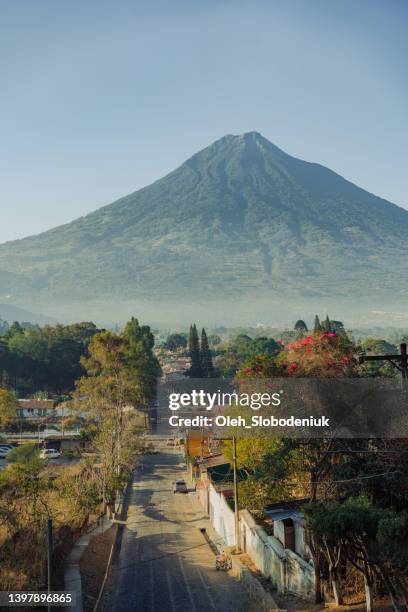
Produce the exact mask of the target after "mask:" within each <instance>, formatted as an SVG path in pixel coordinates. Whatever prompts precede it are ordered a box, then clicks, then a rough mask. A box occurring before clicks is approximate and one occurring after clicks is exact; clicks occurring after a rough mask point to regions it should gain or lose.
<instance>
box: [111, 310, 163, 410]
mask: <svg viewBox="0 0 408 612" xmlns="http://www.w3.org/2000/svg"><path fill="white" fill-rule="evenodd" d="M121 337H122V339H123V343H124V346H123V350H124V357H125V360H126V367H127V368H129V369H130V371H131V373H132V375H133V376H134V377H135V379H137V381H138V385H139V389H140V400H141V401H142V403H144V404H148V403H149V402H150V401H151V400H152V399H154V397H155V396H156V390H157V379H158V377H159V376H160V371H161V370H160V365H159V362H158V360H157V357H156V355H155V354H154V352H153V349H154V336H153V334H152V332H151V330H150V327H149V326H148V325H140V324H139V321H138V320H137V319H135V318H134V317H132V318H131V320H130V321H129V322H128V323H127V324H126V326H125V329H124V330H123V333H122V336H121Z"/></svg>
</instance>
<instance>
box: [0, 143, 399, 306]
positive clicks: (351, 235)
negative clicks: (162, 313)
mask: <svg viewBox="0 0 408 612" xmlns="http://www.w3.org/2000/svg"><path fill="white" fill-rule="evenodd" d="M407 234H408V212H407V211H404V210H402V209H400V208H398V207H397V206H395V205H393V204H391V203H390V202H386V201H385V200H382V199H380V198H377V197H375V196H374V195H372V194H370V193H368V192H366V191H364V190H363V189H360V188H358V187H357V186H356V185H353V184H351V183H350V182H348V181H346V180H345V179H343V178H342V177H340V176H339V175H337V174H336V173H334V172H333V171H331V170H329V169H328V168H324V167H323V166H320V165H318V164H313V163H309V162H305V161H302V160H300V159H297V158H295V157H291V156H290V155H288V154H287V153H285V152H284V151H282V150H281V149H279V148H278V147H276V146H275V145H274V144H272V143H271V142H270V141H269V140H267V139H266V138H265V137H264V136H262V135H261V134H260V133H259V132H256V131H251V132H246V133H243V134H238V135H234V134H227V135H226V136H223V137H222V138H220V139H219V140H217V141H216V142H214V143H213V144H211V145H210V146H208V147H206V148H205V149H203V150H202V151H200V152H199V153H197V154H196V155H194V156H193V157H191V158H190V159H189V160H187V161H186V162H185V163H184V164H182V165H181V166H180V167H179V168H177V169H176V170H174V171H173V172H171V173H170V174H168V175H167V176H165V177H163V178H161V179H160V180H158V181H156V182H155V183H153V184H152V185H149V186H148V187H145V188H143V189H141V190H139V191H136V192H134V193H131V194H129V195H128V196H125V197H124V198H121V199H120V200H118V201H116V202H113V203H112V204H109V205H108V206H105V207H103V208H101V209H99V210H97V211H95V212H94V213H91V214H89V215H87V216H86V217H83V218H81V219H77V220H76V221H73V222H71V223H69V224H67V225H64V226H61V227H59V228H55V229H53V230H51V231H48V232H46V233H44V234H40V235H39V236H35V237H31V238H27V239H24V240H20V241H18V242H12V243H7V244H4V245H0V281H1V283H0V301H1V298H2V297H3V298H4V299H5V296H6V295H10V296H11V297H12V299H13V301H14V302H16V303H18V302H20V303H34V302H35V303H36V304H39V305H40V306H41V307H43V306H42V305H44V307H48V305H49V304H50V303H51V302H52V301H54V302H55V301H56V300H57V301H60V302H62V303H63V304H64V307H65V306H67V308H68V304H70V303H71V304H72V303H73V302H77V301H80V300H85V301H86V300H104V299H105V297H106V295H108V294H109V295H110V296H111V299H112V300H113V301H115V303H119V302H120V301H121V300H130V299H133V300H134V299H149V300H155V299H156V298H163V299H164V298H165V297H166V299H167V297H168V298H172V299H176V300H177V302H178V303H179V302H184V303H185V302H186V301H190V302H192V301H193V300H194V299H200V300H202V299H204V298H207V297H208V298H210V297H211V296H213V297H214V296H217V298H218V297H219V296H222V299H224V297H225V299H226V298H227V297H228V296H229V298H231V299H232V300H237V298H238V297H239V296H251V300H255V299H256V300H258V299H259V300H261V299H263V300H264V301H265V303H268V304H269V302H270V301H273V300H275V299H277V296H279V297H280V299H283V298H285V296H286V297H287V299H289V298H291V299H292V298H296V299H298V298H302V297H304V296H310V295H313V296H318V297H319V296H320V297H321V296H327V295H330V296H332V297H333V296H336V295H344V294H347V293H349V294H350V295H353V299H357V295H363V296H368V295H370V293H371V294H372V295H376V296H377V293H378V287H384V288H386V290H387V292H388V293H389V294H395V295H401V292H403V289H402V288H401V283H400V279H401V277H402V275H403V274H405V267H404V265H405V259H406V257H405V241H406V235H407ZM384 291H385V289H384ZM395 295H394V296H395ZM377 297H378V296H377ZM296 299H295V301H296ZM333 299H334V297H333ZM364 299H366V297H365V298H364ZM238 301H239V300H238ZM242 304H243V305H242V308H243V310H245V308H246V306H245V300H243V301H242Z"/></svg>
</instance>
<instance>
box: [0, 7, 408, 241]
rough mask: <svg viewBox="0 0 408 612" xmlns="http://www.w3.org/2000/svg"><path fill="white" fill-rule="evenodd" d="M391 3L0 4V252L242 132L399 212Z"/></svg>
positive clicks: (402, 150) (396, 28) (401, 108)
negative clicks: (390, 204) (320, 167)
mask: <svg viewBox="0 0 408 612" xmlns="http://www.w3.org/2000/svg"><path fill="white" fill-rule="evenodd" d="M407 25H408V3H407V2H405V1H404V0H381V1H378V0H330V1H329V0H279V1H276V0H265V1H261V0H250V1H245V2H244V1H242V2H241V1H240V0H231V1H223V0H214V1H206V0H188V1H183V0H168V1H167V2H165V1H160V0H155V1H153V2H152V1H151V0H148V1H140V2H139V1H137V0H133V1H130V0H115V2H112V1H111V0H110V1H109V2H108V1H105V0H87V1H86V2H84V1H83V0H70V1H69V2H55V0H49V1H46V0H36V1H35V2H33V1H32V0H0V87H1V90H0V91H1V94H0V212H1V223H0V242H3V241H5V240H11V239H14V238H18V237H22V236H26V235H29V234H34V233H38V232H40V231H42V230H45V229H48V228H50V227H54V226H56V225H59V224H61V223H65V222H67V221H70V220H72V219H74V218H76V217H78V216H80V215H83V214H86V213H88V212H90V211H91V210H94V209H96V208H98V207H100V206H102V205H104V204H107V203H109V202H111V201H113V200H114V199H116V198H117V197H120V196H122V195H125V194H127V193H129V192H131V191H134V190H135V189H138V188H139V187H142V186H144V185H146V184H148V183H150V182H152V181H154V180H155V179H157V178H160V177H161V176H163V175H164V174H166V173H167V172H169V171H170V170H172V169H174V168H175V167H177V166H178V165H179V164H180V163H182V162H183V161H184V160H185V159H186V158H188V157H190V156H191V155H192V154H193V153H195V152H196V151H197V150H199V149H202V148H204V147H205V146H207V145H208V144H210V143H211V142H212V141H214V140H216V139H217V138H220V137H221V136H223V135H224V134H227V133H233V134H240V133H243V132H246V131H252V130H256V131H259V132H261V133H262V134H263V135H264V136H265V137H266V138H268V139H269V140H271V141H272V142H273V143H274V144H276V145H278V146H280V147H281V148H283V149H284V150H285V151H287V152H288V153H290V154H292V155H295V156H298V157H301V158H303V159H306V160H309V161H317V162H320V163H322V164H324V165H326V166H328V167H330V168H332V169H333V170H335V171H336V172H339V173H340V174H342V175H343V176H345V177H346V178H348V179H350V180H352V181H354V182H356V183H357V184H358V185H360V186H361V187H364V188H366V189H368V190H369V191H372V192H374V193H376V194H377V195H380V196H382V197H385V198H387V199H390V200H391V201H394V202H395V203H397V204H399V205H401V206H404V207H406V208H408V190H407V186H408V173H407V167H408V145H407V143H408V121H407V109H408V99H407V89H408V88H407V73H408V71H407V63H408V39H407V37H406V28H407Z"/></svg>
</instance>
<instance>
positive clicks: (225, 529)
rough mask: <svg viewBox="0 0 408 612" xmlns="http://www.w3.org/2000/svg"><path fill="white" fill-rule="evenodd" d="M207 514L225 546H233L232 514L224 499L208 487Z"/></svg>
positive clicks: (233, 520) (211, 487)
mask: <svg viewBox="0 0 408 612" xmlns="http://www.w3.org/2000/svg"><path fill="white" fill-rule="evenodd" d="M208 513H209V515H210V520H211V524H212V526H213V527H214V529H215V530H216V531H217V532H218V533H219V534H220V536H221V537H222V539H223V541H224V544H225V545H227V546H234V545H235V519H234V513H233V511H232V510H231V508H230V507H229V506H228V504H227V502H226V501H225V498H224V496H223V495H221V493H218V492H217V491H216V490H215V489H214V487H213V486H212V485H211V484H210V485H209V504H208Z"/></svg>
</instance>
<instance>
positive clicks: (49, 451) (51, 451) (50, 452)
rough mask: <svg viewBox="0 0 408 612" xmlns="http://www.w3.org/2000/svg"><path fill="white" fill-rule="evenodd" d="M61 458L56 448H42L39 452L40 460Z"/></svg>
mask: <svg viewBox="0 0 408 612" xmlns="http://www.w3.org/2000/svg"><path fill="white" fill-rule="evenodd" d="M57 457H61V452H60V451H59V450H57V449H56V448H44V449H43V450H42V451H41V452H40V459H57Z"/></svg>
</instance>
